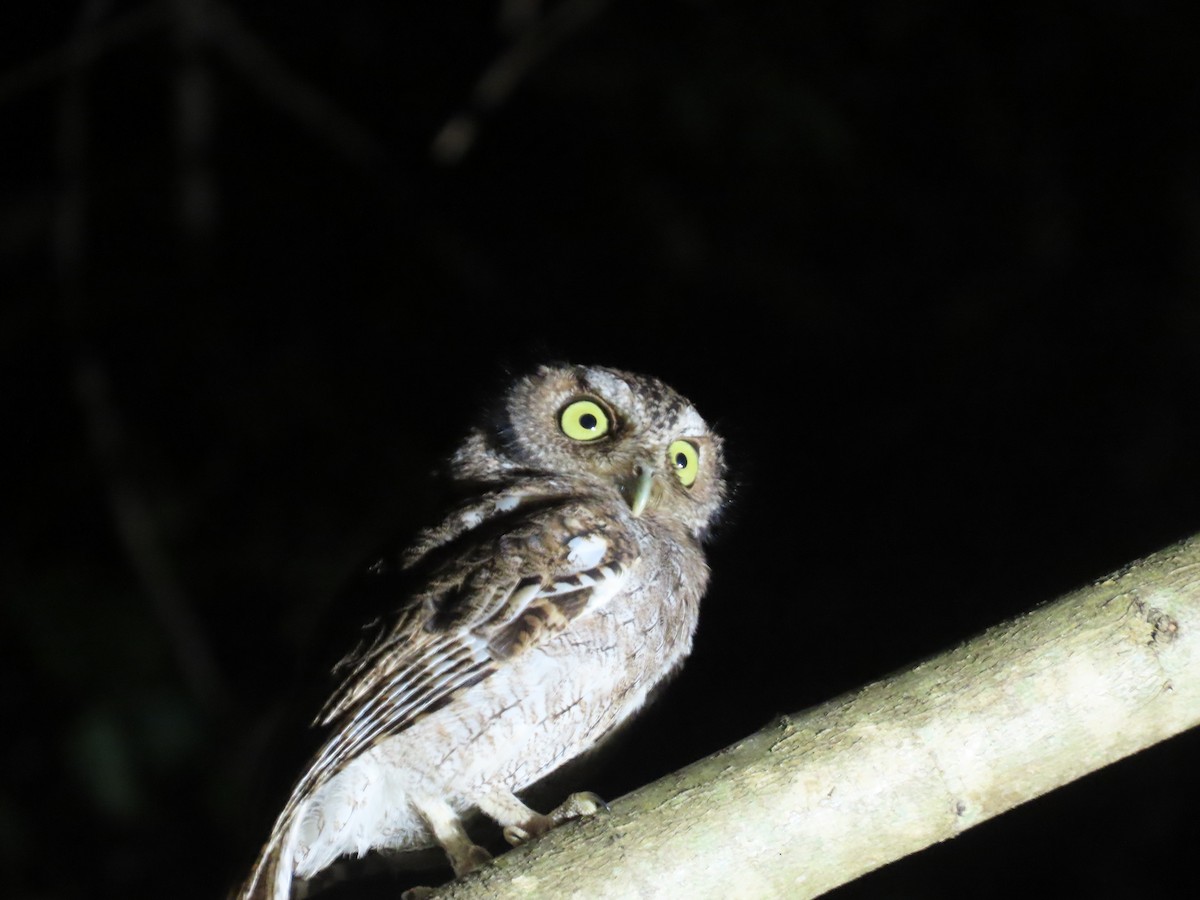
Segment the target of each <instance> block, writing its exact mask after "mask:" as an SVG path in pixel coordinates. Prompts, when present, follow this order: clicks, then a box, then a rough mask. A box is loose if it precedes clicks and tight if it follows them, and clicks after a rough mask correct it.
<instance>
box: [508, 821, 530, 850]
mask: <svg viewBox="0 0 1200 900" xmlns="http://www.w3.org/2000/svg"><path fill="white" fill-rule="evenodd" d="M503 834H504V839H505V840H506V841H508V843H509V844H511V845H512V846H514V847H520V846H521V845H522V844H525V843H528V842H529V841H530V840H532V839H533V837H534V835H532V834H530V833H529V832H528V831H526V830H525V829H524V828H522V827H521V826H520V825H508V826H506V827H505V828H504V831H503Z"/></svg>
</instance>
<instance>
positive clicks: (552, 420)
mask: <svg viewBox="0 0 1200 900" xmlns="http://www.w3.org/2000/svg"><path fill="white" fill-rule="evenodd" d="M450 468H451V474H452V477H453V478H454V479H455V480H456V481H458V482H460V483H461V485H462V486H464V487H466V488H468V489H469V493H470V496H471V499H470V500H469V501H468V502H465V503H463V504H461V505H459V506H458V507H457V508H455V509H454V510H452V511H451V512H450V513H449V514H448V515H447V516H446V517H445V518H444V519H443V520H442V521H441V522H440V523H438V524H437V525H435V526H434V527H432V528H429V529H427V530H426V531H424V532H423V533H421V535H419V536H418V538H417V540H416V542H415V543H414V545H413V546H412V547H411V548H409V550H408V551H407V552H406V553H405V554H404V555H403V557H402V559H401V563H400V565H401V567H402V568H403V569H404V570H405V571H406V573H407V574H409V575H411V576H412V583H414V584H416V585H417V587H416V588H415V590H413V591H412V592H411V593H410V594H408V595H406V596H400V597H397V598H396V602H397V605H398V612H397V613H396V615H395V618H394V620H392V621H391V622H390V623H388V624H387V626H386V627H385V628H384V629H383V630H382V631H381V632H380V633H379V635H378V637H377V638H376V639H375V640H374V642H372V643H370V644H369V645H367V646H365V647H362V648H360V649H359V650H357V651H355V653H353V654H351V656H350V657H348V658H347V659H346V660H344V661H343V663H342V664H340V665H339V667H338V670H339V671H341V672H344V673H346V674H345V676H344V680H343V682H342V684H341V686H340V687H339V688H338V690H337V691H336V692H335V693H334V695H333V696H332V697H331V698H330V700H329V702H328V703H327V704H326V706H325V709H324V710H323V711H322V712H321V715H320V716H319V717H318V720H317V724H318V725H321V726H325V727H328V728H329V729H330V733H329V738H328V739H327V740H326V742H325V744H324V745H323V746H322V748H321V749H320V751H319V752H318V753H317V755H316V758H315V759H314V760H313V761H312V763H311V764H310V765H309V768H308V770H307V771H306V772H305V773H304V775H303V776H302V777H301V779H300V780H299V782H298V783H297V785H296V787H295V788H294V790H293V791H292V795H291V798H290V799H289V800H288V803H287V805H286V806H285V808H284V810H283V812H282V813H281V814H280V816H279V818H278V819H277V820H276V823H275V827H274V829H273V830H272V833H271V836H270V838H269V840H268V842H267V844H266V846H265V847H264V848H263V851H262V853H261V854H260V857H259V859H258V862H257V863H256V864H255V867H254V870H253V871H252V872H251V874H250V877H249V878H248V879H247V881H246V883H245V884H244V886H243V887H242V889H241V892H240V893H239V895H238V896H239V898H241V900H253V898H271V900H287V898H290V897H291V896H292V884H293V879H295V878H299V879H309V878H312V877H313V876H314V875H316V874H317V873H318V872H320V871H321V870H322V869H324V868H325V867H326V866H328V865H329V864H330V863H332V862H333V861H334V860H336V859H337V858H338V857H340V856H343V855H346V854H357V855H361V854H363V853H365V852H367V851H368V850H370V849H381V850H383V849H386V850H411V849H418V848H422V847H427V846H431V845H434V844H439V845H441V846H442V847H443V849H444V850H445V851H446V853H447V855H448V856H449V858H450V861H451V864H452V866H453V867H454V870H455V872H456V873H457V874H462V873H464V872H467V871H470V870H471V869H473V868H475V867H477V866H478V865H479V864H481V863H482V862H483V861H485V860H486V859H487V853H486V851H484V850H483V849H482V848H480V847H477V846H475V845H474V844H473V843H472V842H471V840H470V838H469V837H468V836H467V835H466V832H465V831H464V830H463V827H462V824H461V817H462V816H463V815H464V814H466V813H468V812H471V811H472V810H475V809H478V810H480V811H482V812H483V813H484V814H485V815H487V816H489V817H490V818H492V819H494V820H495V821H496V822H497V823H498V824H499V825H501V826H502V827H503V828H504V829H505V836H506V837H508V838H509V840H510V841H512V842H514V843H516V842H519V841H521V840H526V839H528V838H529V837H532V836H536V835H537V834H540V833H541V832H543V831H545V830H546V829H547V828H549V827H551V826H552V825H553V824H556V823H557V822H558V821H560V820H561V819H563V818H566V817H569V816H570V815H572V814H574V813H576V812H577V809H575V808H572V807H568V808H565V809H560V810H559V811H556V812H555V813H552V814H550V815H549V816H545V815H541V814H539V813H536V812H534V811H533V810H531V809H529V808H528V807H527V806H525V804H524V803H522V802H521V801H520V800H519V799H518V798H517V797H516V793H517V792H520V791H521V790H523V789H524V788H526V787H529V786H530V785H532V784H534V783H535V782H537V781H539V780H540V779H542V778H543V777H545V776H546V775H548V774H550V773H551V772H553V771H554V770H555V769H557V768H558V767H559V766H561V765H562V764H564V763H566V762H567V761H569V760H571V759H572V758H574V757H576V756H578V755H579V754H580V753H583V752H585V751H586V750H588V749H590V748H591V747H593V746H595V744H596V743H597V742H598V741H599V740H600V739H602V738H603V737H604V736H605V735H606V734H608V733H609V732H611V731H612V730H613V728H615V727H616V726H617V725H619V724H620V723H621V722H622V721H623V720H625V719H626V718H628V717H629V716H630V715H631V714H633V713H634V712H636V711H637V709H638V708H639V707H640V706H641V705H642V704H643V702H644V701H645V699H646V696H647V694H648V693H649V691H650V690H651V689H652V688H653V687H654V686H655V685H656V684H658V683H659V682H661V681H662V679H663V678H665V677H666V676H668V675H669V674H670V673H671V672H673V671H674V670H675V669H676V668H677V667H678V666H679V665H680V664H681V663H682V662H683V659H684V657H685V656H686V655H687V654H688V652H689V650H690V649H691V642H692V634H693V632H694V631H695V628H696V622H697V617H698V613H699V602H700V597H701V595H702V594H703V592H704V589H705V586H706V584H707V581H708V568H707V566H706V564H705V561H704V555H703V551H702V549H701V542H702V540H703V538H704V536H705V534H706V532H707V530H708V528H709V527H710V525H711V524H712V523H713V521H714V519H715V517H716V516H717V514H718V513H719V511H720V509H721V506H722V503H723V501H724V495H725V486H724V480H723V475H722V470H723V461H722V455H721V442H720V439H719V438H718V437H717V436H716V435H715V434H713V433H712V432H711V431H710V430H709V428H708V426H707V425H706V424H705V422H704V420H703V419H701V418H700V416H699V414H698V413H697V412H696V411H695V409H694V408H693V407H692V406H691V405H690V404H689V403H688V402H687V401H686V400H684V399H683V398H682V397H680V396H679V395H678V394H676V393H675V392H674V391H673V390H671V389H670V388H668V387H667V386H666V385H664V384H662V383H661V382H659V381H656V380H654V379H652V378H646V377H643V376H638V375H632V374H629V373H626V372H619V371H616V370H613V369H606V368H598V367H582V366H565V367H543V368H542V369H540V370H538V371H537V372H536V373H534V374H532V375H530V376H528V377H525V378H522V379H519V380H518V381H517V382H516V383H515V384H513V386H512V387H511V388H510V389H509V391H508V393H507V395H506V396H505V398H504V400H503V403H502V404H501V405H500V407H499V408H498V409H497V411H496V413H495V415H494V416H492V417H491V418H490V419H489V420H488V421H487V422H486V423H485V424H483V425H481V426H479V427H478V428H476V429H475V430H474V431H472V432H471V434H470V435H469V436H468V438H467V440H466V441H465V443H464V444H463V446H462V447H461V448H460V449H459V450H458V451H457V452H456V453H455V455H454V457H453V458H452V460H451V467H450ZM578 805H579V804H577V806H578ZM583 805H586V804H583Z"/></svg>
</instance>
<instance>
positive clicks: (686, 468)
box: [667, 441, 700, 487]
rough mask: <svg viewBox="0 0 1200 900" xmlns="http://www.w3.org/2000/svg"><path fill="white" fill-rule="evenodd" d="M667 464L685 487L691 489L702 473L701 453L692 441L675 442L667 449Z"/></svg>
mask: <svg viewBox="0 0 1200 900" xmlns="http://www.w3.org/2000/svg"><path fill="white" fill-rule="evenodd" d="M667 462H669V463H670V464H671V468H672V469H674V470H675V474H676V475H678V476H679V481H680V482H681V483H682V484H683V486H684V487H691V486H692V484H693V483H694V482H695V481H696V476H697V475H698V474H699V473H700V451H699V450H697V449H696V445H695V444H693V443H692V442H691V441H675V442H674V443H672V444H671V446H670V447H668V448H667Z"/></svg>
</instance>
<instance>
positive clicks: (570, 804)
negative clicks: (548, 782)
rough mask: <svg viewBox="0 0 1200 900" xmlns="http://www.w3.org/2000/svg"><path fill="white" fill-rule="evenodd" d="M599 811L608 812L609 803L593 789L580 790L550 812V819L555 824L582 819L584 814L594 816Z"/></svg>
mask: <svg viewBox="0 0 1200 900" xmlns="http://www.w3.org/2000/svg"><path fill="white" fill-rule="evenodd" d="M598 812H608V804H607V803H605V802H604V801H603V800H601V799H600V797H599V796H598V795H596V794H593V793H592V792H591V791H579V792H578V793H575V794H572V795H571V796H569V797H568V798H567V799H566V800H564V801H563V802H562V803H560V804H559V805H558V806H557V807H556V808H555V809H554V810H552V811H551V812H550V819H551V821H552V822H553V823H554V824H555V825H561V824H562V823H563V822H570V821H571V820H572V819H581V818H583V817H584V816H594V815H596V813H598Z"/></svg>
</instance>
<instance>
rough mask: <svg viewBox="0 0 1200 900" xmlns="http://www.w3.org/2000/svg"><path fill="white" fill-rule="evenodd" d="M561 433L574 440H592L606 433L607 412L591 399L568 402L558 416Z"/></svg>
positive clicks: (607, 426)
mask: <svg viewBox="0 0 1200 900" xmlns="http://www.w3.org/2000/svg"><path fill="white" fill-rule="evenodd" d="M558 424H559V427H560V428H562V430H563V434H565V435H566V436H567V437H569V438H571V439H572V440H575V441H594V440H597V439H599V438H602V437H604V436H605V435H606V434H608V429H609V427H610V426H609V421H608V413H606V412H605V411H604V407H602V406H601V405H600V404H599V403H596V402H595V401H593V400H576V401H575V402H573V403H568V404H567V407H566V409H564V410H563V411H562V414H561V415H560V416H559V417H558Z"/></svg>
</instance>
